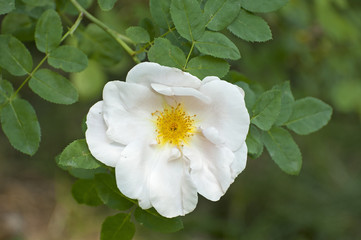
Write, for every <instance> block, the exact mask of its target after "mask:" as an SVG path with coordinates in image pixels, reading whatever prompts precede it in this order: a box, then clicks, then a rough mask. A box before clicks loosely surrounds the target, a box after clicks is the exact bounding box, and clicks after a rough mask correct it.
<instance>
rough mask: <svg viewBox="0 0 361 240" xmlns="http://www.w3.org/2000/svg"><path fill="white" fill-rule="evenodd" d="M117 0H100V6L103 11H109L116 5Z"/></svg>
mask: <svg viewBox="0 0 361 240" xmlns="http://www.w3.org/2000/svg"><path fill="white" fill-rule="evenodd" d="M116 1H117V0H98V4H99V7H100V8H101V9H102V10H103V11H109V10H111V9H112V8H113V7H114V4H115V3H116Z"/></svg>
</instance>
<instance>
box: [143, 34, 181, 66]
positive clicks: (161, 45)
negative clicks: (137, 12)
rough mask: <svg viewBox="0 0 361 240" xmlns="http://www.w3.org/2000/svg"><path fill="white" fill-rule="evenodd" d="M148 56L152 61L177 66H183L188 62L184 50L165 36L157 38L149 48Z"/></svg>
mask: <svg viewBox="0 0 361 240" xmlns="http://www.w3.org/2000/svg"><path fill="white" fill-rule="evenodd" d="M148 58H149V60H150V61H151V62H156V63H159V64H161V65H164V66H169V67H177V68H183V66H184V64H185V62H186V56H185V55H184V53H183V51H182V50H181V49H180V48H178V47H176V46H174V45H172V44H171V43H170V42H169V40H167V39H165V38H156V39H155V41H154V45H153V46H152V47H151V48H150V49H149V52H148Z"/></svg>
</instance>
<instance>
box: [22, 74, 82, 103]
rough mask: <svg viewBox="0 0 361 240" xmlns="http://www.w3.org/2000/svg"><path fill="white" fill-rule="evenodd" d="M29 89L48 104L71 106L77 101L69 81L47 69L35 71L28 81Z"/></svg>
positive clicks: (75, 93) (76, 95) (76, 94)
mask: <svg viewBox="0 0 361 240" xmlns="http://www.w3.org/2000/svg"><path fill="white" fill-rule="evenodd" d="M29 87H30V88H31V90H33V92H35V93H36V94H38V95H39V96H40V97H42V98H44V99H45V100H47V101H49V102H53V103H58V104H72V103H74V102H76V101H77V100H78V93H77V91H76V89H75V88H74V87H73V85H72V84H71V83H70V81H68V80H67V79H66V78H64V77H63V76H61V75H60V74H58V73H56V72H53V71H50V70H49V69H40V70H38V71H36V72H35V74H34V75H33V77H32V78H31V79H30V82H29Z"/></svg>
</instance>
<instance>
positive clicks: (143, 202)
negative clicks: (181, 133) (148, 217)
mask: <svg viewBox="0 0 361 240" xmlns="http://www.w3.org/2000/svg"><path fill="white" fill-rule="evenodd" d="M174 154H176V155H177V153H175V152H174V151H173V149H172V148H168V147H161V148H159V147H153V146H151V145H149V144H145V143H144V142H140V141H136V142H132V143H130V144H129V145H128V146H127V147H126V148H125V149H124V151H123V152H122V157H121V160H120V161H119V162H118V163H117V166H116V169H115V170H116V179H117V185H118V188H119V189H120V191H121V192H122V193H123V194H124V195H126V196H127V197H130V198H134V199H138V201H139V205H140V206H141V207H142V208H144V209H146V208H150V207H152V206H153V207H154V208H155V209H156V210H157V211H158V212H159V213H160V214H161V215H163V216H165V217H175V216H179V215H185V214H187V213H189V212H191V211H193V209H194V208H195V206H196V204H197V199H198V198H197V190H196V188H195V186H194V185H193V183H192V181H191V178H190V176H189V173H188V168H189V167H187V163H186V162H185V161H184V160H183V159H182V158H177V159H174V157H175V155H174Z"/></svg>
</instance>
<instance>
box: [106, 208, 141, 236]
mask: <svg viewBox="0 0 361 240" xmlns="http://www.w3.org/2000/svg"><path fill="white" fill-rule="evenodd" d="M134 233H135V226H134V223H132V222H131V221H130V213H129V214H125V213H118V214H116V215H114V216H111V217H107V218H106V219H105V221H104V222H103V224H102V230H101V233H100V240H130V239H132V238H133V236H134Z"/></svg>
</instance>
